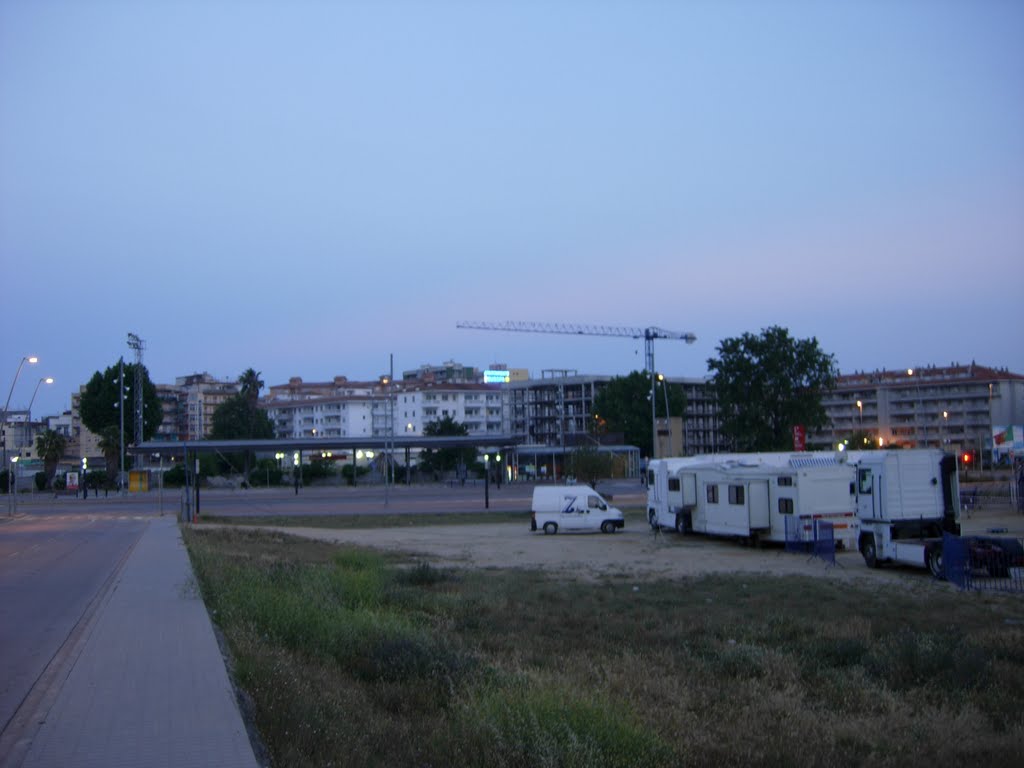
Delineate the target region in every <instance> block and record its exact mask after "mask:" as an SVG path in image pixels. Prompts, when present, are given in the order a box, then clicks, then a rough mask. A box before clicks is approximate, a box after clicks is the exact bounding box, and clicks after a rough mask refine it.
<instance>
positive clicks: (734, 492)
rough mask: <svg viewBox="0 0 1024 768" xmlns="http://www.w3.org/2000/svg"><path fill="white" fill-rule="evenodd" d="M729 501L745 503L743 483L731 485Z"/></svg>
mask: <svg viewBox="0 0 1024 768" xmlns="http://www.w3.org/2000/svg"><path fill="white" fill-rule="evenodd" d="M729 503H730V504H742V503H743V486H742V485H730V486H729Z"/></svg>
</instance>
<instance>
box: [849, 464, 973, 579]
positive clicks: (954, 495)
mask: <svg viewBox="0 0 1024 768" xmlns="http://www.w3.org/2000/svg"><path fill="white" fill-rule="evenodd" d="M847 460H848V461H849V463H850V466H851V467H853V468H854V470H855V471H856V497H857V515H858V517H859V518H860V539H859V547H860V552H861V555H863V557H864V562H865V563H867V564H868V566H869V567H871V568H876V567H878V566H879V565H880V564H881V563H883V562H896V563H904V564H906V565H916V566H918V567H921V568H928V569H929V570H930V571H931V573H932V575H933V576H935V577H936V578H942V577H943V565H942V534H943V533H944V532H945V533H951V534H954V535H957V536H958V535H960V485H959V481H958V478H957V470H956V458H955V457H954V456H947V455H946V454H945V453H944V452H943V451H940V450H937V449H919V450H910V451H860V452H851V453H850V455H849V456H848V459H847Z"/></svg>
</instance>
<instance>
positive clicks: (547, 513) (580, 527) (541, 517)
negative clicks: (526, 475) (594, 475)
mask: <svg viewBox="0 0 1024 768" xmlns="http://www.w3.org/2000/svg"><path fill="white" fill-rule="evenodd" d="M532 509H533V522H532V524H531V526H530V530H533V531H536V530H538V529H539V530H542V531H544V533H558V532H559V531H601V532H602V533H615V531H616V530H618V529H619V528H622V527H624V526H625V524H626V523H625V520H624V518H623V517H622V511H621V510H618V509H616V508H615V507H613V506H610V505H609V504H608V502H607V501H605V500H604V498H603V497H602V496H601V494H599V493H598V492H597V491H595V490H594V489H593V488H591V487H590V486H589V485H538V486H537V487H536V488H534V489H533V507H532Z"/></svg>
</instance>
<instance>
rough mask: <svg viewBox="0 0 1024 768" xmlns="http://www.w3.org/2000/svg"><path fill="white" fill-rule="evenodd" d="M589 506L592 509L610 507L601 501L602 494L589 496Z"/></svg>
mask: <svg viewBox="0 0 1024 768" xmlns="http://www.w3.org/2000/svg"><path fill="white" fill-rule="evenodd" d="M587 506H588V507H589V508H590V509H601V510H604V509H608V507H606V506H605V505H604V502H603V501H601V497H600V496H588V497H587Z"/></svg>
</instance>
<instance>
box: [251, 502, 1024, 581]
mask: <svg viewBox="0 0 1024 768" xmlns="http://www.w3.org/2000/svg"><path fill="white" fill-rule="evenodd" d="M962 523H963V529H964V533H986V532H987V531H989V530H990V529H992V530H998V531H999V533H998V535H1011V536H1016V537H1024V516H1022V515H1020V514H1016V513H1014V512H1012V511H1011V510H1010V509H1009V508H1005V509H1004V508H994V509H988V510H978V511H975V512H974V513H973V515H972V516H971V517H970V518H965V519H964V520H963V521H962ZM270 529H271V530H277V531H280V532H282V533H289V534H292V535H295V536H304V537H307V538H311V539H318V540H322V541H332V542H338V543H349V544H355V545H359V546H366V547H371V548H375V549H381V550H387V551H398V552H403V553H407V554H409V555H412V556H414V557H417V558H422V559H425V560H429V561H431V562H434V563H436V564H439V565H444V566H450V567H462V568H527V569H539V570H545V571H549V572H552V573H553V574H558V575H562V576H569V575H571V576H572V577H574V578H579V579H584V580H599V579H603V578H609V577H610V578H616V579H629V580H635V581H650V580H656V579H674V578H682V577H686V576H695V575H702V574H710V573H753V574H756V573H764V574H774V575H789V574H797V575H809V576H820V577H824V578H830V579H838V580H849V579H857V580H867V581H873V582H881V583H892V582H894V581H903V582H906V581H907V580H908V579H918V580H919V582H918V583H920V584H922V585H923V584H929V585H930V584H932V583H933V582H932V579H931V578H930V576H928V575H927V573H926V571H925V570H924V569H915V568H907V567H902V566H887V567H883V568H880V569H877V570H871V569H868V568H867V566H865V564H864V561H863V559H862V558H861V556H860V554H859V553H857V552H839V553H838V554H837V555H836V564H835V565H834V566H833V565H831V564H827V563H825V562H824V561H823V560H820V559H817V558H813V557H809V556H807V555H805V554H792V553H787V552H785V551H784V550H783V548H782V547H781V546H778V545H769V546H768V547H766V548H763V549H754V548H751V547H748V546H743V545H742V544H740V543H738V542H736V541H728V540H720V539H714V538H708V537H704V536H679V535H678V534H675V533H660V534H654V533H653V532H652V531H651V530H650V529H649V528H647V527H646V526H643V527H641V526H640V525H638V524H634V525H632V526H631V527H630V528H627V529H626V530H624V531H620V532H618V533H615V534H612V535H605V534H601V533H586V534H557V535H554V536H546V535H544V534H543V533H541V532H536V533H534V532H531V531H529V529H528V524H527V523H494V524H479V525H445V526H424V527H409V528H378V529H324V528H293V527H275V528H270ZM1002 529H1006V532H1005V533H1003V530H1002Z"/></svg>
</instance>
